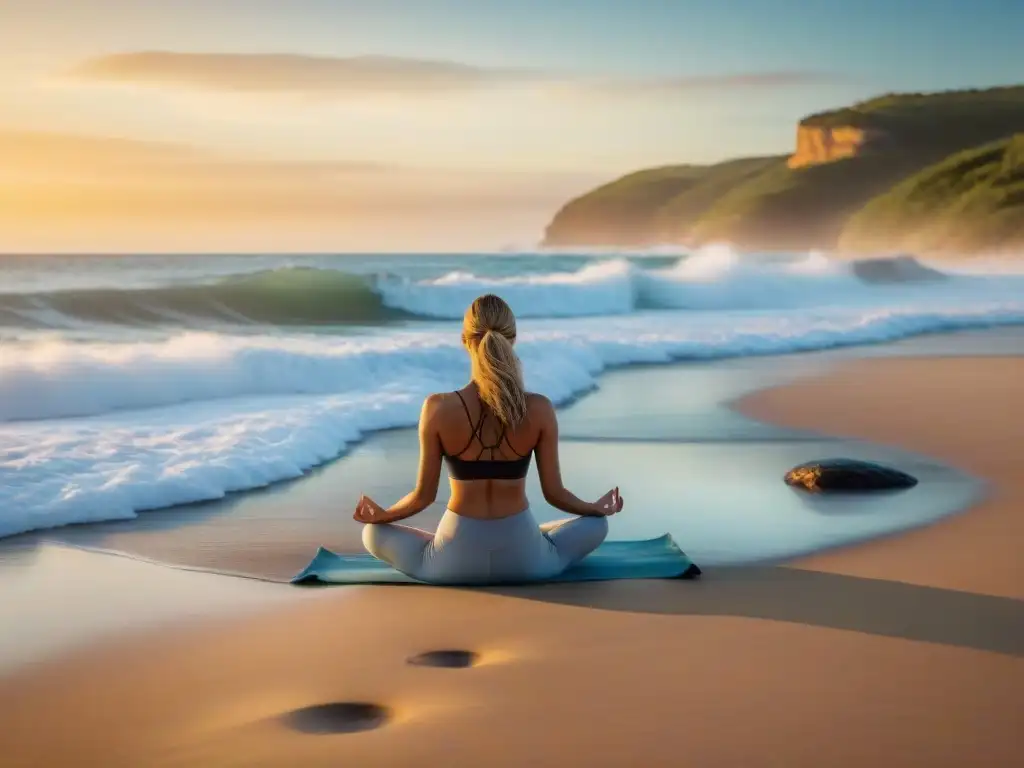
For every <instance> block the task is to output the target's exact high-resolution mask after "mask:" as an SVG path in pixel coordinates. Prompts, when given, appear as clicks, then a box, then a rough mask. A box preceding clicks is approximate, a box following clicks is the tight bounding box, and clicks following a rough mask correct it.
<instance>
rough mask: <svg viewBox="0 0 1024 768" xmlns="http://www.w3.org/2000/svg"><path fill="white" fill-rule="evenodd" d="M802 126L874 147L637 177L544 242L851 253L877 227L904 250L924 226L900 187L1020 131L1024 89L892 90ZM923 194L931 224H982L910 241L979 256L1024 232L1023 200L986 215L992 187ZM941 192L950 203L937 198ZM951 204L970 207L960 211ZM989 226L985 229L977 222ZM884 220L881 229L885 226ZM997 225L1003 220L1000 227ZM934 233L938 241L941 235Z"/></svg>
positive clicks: (569, 215) (555, 225) (602, 195)
mask: <svg viewBox="0 0 1024 768" xmlns="http://www.w3.org/2000/svg"><path fill="white" fill-rule="evenodd" d="M800 127H801V128H804V129H807V128H812V129H813V128H822V129H829V128H833V129H834V128H840V127H852V128H858V129H862V130H865V131H867V132H868V133H869V135H870V137H871V140H870V141H869V142H868V143H867V144H866V145H865V146H864V148H863V149H862V150H861V151H859V152H858V153H856V154H855V155H854V156H852V157H847V158H843V159H838V160H833V161H831V162H823V163H820V164H816V165H806V166H803V167H798V168H789V167H788V166H787V164H786V157H785V156H781V155H780V156H776V157H767V158H764V157H762V158H742V159H738V160H732V161H729V162H725V163H718V164H715V165H707V166H695V165H686V166H669V167H664V168H657V169H652V170H648V171H640V172H638V173H633V174H630V175H628V176H625V177H623V178H621V179H619V180H617V181H614V182H611V183H610V184H606V185H604V186H602V187H600V188H599V189H597V190H594V191H593V192H590V193H588V194H585V195H583V196H581V197H579V198H577V199H575V200H573V201H572V202H570V203H569V204H567V205H566V206H565V207H564V208H563V209H562V210H561V211H559V212H558V213H557V214H556V216H555V217H554V219H553V220H552V222H551V224H550V225H549V227H548V229H547V233H546V238H545V241H546V243H547V244H549V245H651V244H655V243H683V244H688V245H699V244H701V243H706V242H710V241H728V242H732V243H734V244H735V245H738V246H740V247H748V248H767V249H805V248H835V247H836V246H837V245H838V244H839V243H840V238H841V237H842V244H843V245H844V246H850V247H853V246H854V244H862V245H866V244H867V243H868V240H867V238H866V237H865V235H864V233H866V232H869V231H870V230H872V228H878V229H879V231H881V232H883V233H884V236H885V237H891V241H884V240H879V239H878V238H873V239H872V240H871V241H870V242H871V243H872V247H873V248H883V249H888V247H890V246H887V245H886V243H887V242H891V247H893V248H896V247H901V246H900V244H901V243H905V242H909V241H910V239H911V238H910V233H912V232H915V233H919V232H921V231H922V226H923V225H922V224H921V222H920V221H919V220H917V219H913V220H912V219H911V218H910V217H909V213H908V211H909V210H911V208H913V206H914V205H918V201H919V198H918V197H917V196H913V198H912V199H913V201H915V202H913V203H907V204H901V205H897V204H895V203H894V202H893V200H894V199H895V198H892V197H891V195H896V193H897V188H899V189H903V190H905V189H908V188H909V187H907V186H905V185H902V184H901V182H904V181H905V180H906V184H907V185H909V184H910V183H911V181H912V180H913V179H920V178H921V177H919V176H917V175H916V174H918V173H925V172H926V169H933V168H939V167H945V166H946V162H944V158H947V157H949V156H950V155H951V154H952V153H959V152H962V151H963V150H969V149H971V148H973V147H978V146H979V145H988V144H989V143H990V142H993V141H996V140H999V141H1000V142H1003V143H1005V139H1006V138H1007V137H1009V136H1011V135H1013V134H1015V133H1020V132H1022V131H1024V86H1021V87H1013V88H993V89H988V90H973V91H950V92H945V93H937V94H889V95H885V96H880V97H878V98H876V99H871V100H869V101H865V102H862V103H860V104H856V105H854V106H852V107H849V108H846V109H841V110H835V111H831V112H822V113H819V114H816V115H811V116H809V117H807V118H805V119H804V120H802V121H801V122H800ZM995 146H1002V144H999V143H998V142H997V144H993V145H991V147H988V148H987V149H986V150H985V151H994V150H992V147H995ZM1007 146H1009V145H1007ZM977 151H979V152H982V151H983V150H981V149H979V150H977ZM1015 151H1016V150H1014V152H1015ZM967 154H970V153H969V152H968V153H967ZM1010 154H1013V152H1010ZM957 157H959V155H957ZM955 159H956V158H955V157H949V160H948V162H949V163H952V165H951V166H949V167H950V168H952V169H953V170H952V171H950V172H951V173H953V174H956V173H960V172H961V170H962V166H961V165H959V164H958V163H957V162H954V161H955ZM936 164H938V165H936ZM985 178H986V179H988V178H989V177H987V176H986V177H985ZM968 179H969V180H968V181H966V182H965V183H968V184H977V185H980V186H979V190H981V186H984V185H985V184H988V182H985V181H984V180H983V179H982V177H980V176H977V175H970V176H968ZM1000 184H1002V182H999V183H998V184H997V183H996V182H995V181H992V182H991V184H988V186H985V189H990V187H991V190H994V189H1003V186H1000ZM1004 186H1005V185H1004ZM1011 186H1012V185H1011ZM928 188H929V189H930V190H932V191H931V192H929V194H931V195H933V196H935V200H934V201H933V204H930V205H929V206H928V208H927V210H928V213H927V214H925V216H926V217H929V216H944V217H948V218H949V221H950V222H954V221H955V222H956V226H960V227H964V226H965V224H966V222H968V221H970V222H977V225H976V226H975V225H974V224H973V223H972V225H971V226H970V227H967V230H968V231H970V232H972V233H974V234H972V235H970V236H969V237H967V236H965V237H964V238H961V239H959V240H955V239H951V238H948V237H945V238H940V237H939V235H937V234H935V235H932V236H929V237H923V236H922V235H918V236H916V237H915V238H913V239H914V242H924V243H928V244H929V246H931V245H934V244H938V243H939V242H940V241H941V242H946V243H948V244H950V247H952V243H953V242H954V241H956V242H961V243H964V245H962V246H958V247H967V244H970V245H971V247H972V248H976V249H984V248H987V247H992V246H994V245H997V244H998V243H997V242H996V240H998V239H999V238H1001V237H1003V236H1002V235H1001V234H999V233H1000V232H1002V231H1003V229H1000V227H1005V228H1010V229H1012V225H1011V224H1008V223H1005V222H1010V221H1016V222H1017V227H1018V228H1024V220H1022V219H1021V218H1020V216H1021V210H1020V207H1019V205H1018V204H1017V203H1013V201H1014V200H1017V197H1015V196H1014V195H1016V194H1017V193H1016V192H1007V193H1006V194H1007V195H1008V196H1009V198H1008V199H1009V201H1010V202H1009V203H1005V204H1004V203H1000V206H1002V207H1000V208H999V211H1000V213H998V215H996V214H994V213H993V214H992V215H991V216H989V214H988V213H985V214H983V213H982V210H983V209H984V210H987V209H986V208H985V205H988V203H986V204H982V203H981V202H979V201H981V200H982V199H984V200H989V199H990V197H991V195H994V194H996V193H995V192H993V191H991V190H990V191H989V192H984V193H983V192H981V191H979V192H978V195H979V196H978V197H977V198H975V197H973V196H972V195H967V194H966V193H965V192H964V190H962V189H959V188H957V189H956V190H954V188H953V187H952V186H950V185H947V186H945V187H942V186H935V185H930V186H929V187H928ZM1014 189H1015V188H1014ZM943 195H948V196H951V197H950V199H948V200H946V199H945V198H943V199H941V200H940V199H939V198H942V196H943ZM952 196H955V197H956V199H957V200H959V199H961V198H962V199H964V200H967V199H970V200H973V201H974V202H972V203H971V204H970V205H966V204H965V207H964V208H963V209H962V210H961V208H959V207H958V204H956V203H955V201H954V200H953V197H952ZM875 198H879V202H878V203H877V204H875V203H873V202H872V201H874V200H875ZM884 200H889V202H887V203H886V202H882V201H884ZM1004 202H1005V201H1004ZM1010 203H1013V204H1010ZM883 209H885V210H887V211H888V213H886V214H885V215H884V216H883V215H882V214H880V213H879V211H881V210H883ZM871 211H874V212H873V213H871ZM862 214H863V215H862ZM983 219H984V220H985V221H989V223H988V224H982V223H981V222H982V220H983ZM882 220H884V222H885V227H880V225H879V222H880V221H882ZM996 220H998V221H999V222H1004V223H1001V224H998V226H997V225H996V224H995V223H994V222H995V221H996ZM872 222H874V223H872ZM929 226H930V228H931V229H930V231H933V232H935V233H938V232H939V231H941V229H942V228H941V227H940V226H938V225H936V224H932V225H929ZM951 226H953V225H952V224H951ZM904 235H906V236H904ZM1000 242H1001V241H1000ZM921 247H923V246H921Z"/></svg>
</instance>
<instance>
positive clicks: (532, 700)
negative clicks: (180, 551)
mask: <svg viewBox="0 0 1024 768" xmlns="http://www.w3.org/2000/svg"><path fill="white" fill-rule="evenodd" d="M1021 374H1024V359H1021V358H971V359H964V358H958V357H946V358H924V359H913V360H908V359H905V358H894V359H882V360H877V359H876V360H857V361H850V362H847V363H841V364H839V365H838V366H837V367H835V368H832V369H831V370H829V371H827V372H825V373H823V374H816V375H814V376H813V377H811V378H807V379H800V380H798V381H795V382H790V383H788V384H785V385H783V386H779V387H774V388H772V387H770V388H769V389H767V390H762V391H760V392H757V393H755V394H752V395H749V396H746V397H743V398H741V399H740V401H739V402H738V403H737V404H736V407H737V408H739V409H741V410H742V411H743V412H746V413H750V414H754V415H756V416H757V417H758V418H764V419H767V420H769V422H772V421H775V422H781V423H785V424H786V425H787V426H790V427H796V428H806V429H811V430H813V431H816V432H822V431H824V432H827V433H829V434H839V435H846V436H848V437H849V438H851V439H858V440H872V441H876V440H881V439H882V438H886V439H889V440H890V441H891V443H892V444H895V445H897V446H900V447H901V448H904V449H906V450H912V451H914V452H915V453H919V454H921V455H925V456H934V457H936V458H938V459H940V460H943V461H946V460H948V459H956V460H957V461H955V462H949V463H952V464H953V466H956V467H958V468H960V469H962V470H966V471H968V472H971V473H972V474H977V475H978V476H980V477H984V478H986V479H987V480H988V481H989V482H991V483H992V486H991V493H990V494H989V495H988V497H987V498H985V499H984V500H982V501H981V502H980V503H978V504H975V505H974V506H972V507H971V508H970V509H969V510H967V511H964V512H960V513H958V514H954V515H951V516H948V517H946V518H943V519H942V520H939V521H937V522H935V523H933V524H931V525H928V526H925V527H921V528H917V529H915V530H911V531H905V532H903V533H900V534H898V535H895V536H890V537H886V538H882V539H878V540H872V541H869V542H866V543H859V544H853V545H849V546H846V547H843V548H841V549H838V550H834V551H829V552H825V553H819V554H817V555H812V556H810V557H801V558H796V559H793V560H792V561H789V562H787V563H786V564H784V565H781V566H763V567H758V566H750V567H737V568H711V569H707V570H706V571H705V573H706V574H707V575H706V577H705V578H704V579H703V580H701V581H698V582H669V581H664V582H610V583H596V584H591V585H540V586H535V587H523V588H514V589H513V588H510V589H487V590H460V589H445V588H434V587H426V586H422V587H413V588H395V587H367V588H339V589H336V590H331V591H325V593H324V594H323V597H322V598H321V599H317V600H313V601H305V604H303V601H300V602H298V603H296V604H291V605H287V606H284V607H282V608H280V609H274V610H270V611H265V612H261V613H260V614H259V615H255V616H247V617H239V618H232V619H230V620H225V621H218V622H216V625H213V624H210V623H203V622H197V623H193V624H190V625H188V626H184V625H181V626H178V627H173V628H170V629H169V630H167V631H163V632H160V633H156V632H151V633H146V634H143V635H138V636H132V637H126V638H122V639H113V640H111V641H109V642H106V643H103V644H101V645H100V646H98V647H93V648H88V649H82V650H81V651H76V652H73V653H70V654H67V655H65V656H62V657H60V658H58V659H54V660H53V661H50V662H47V663H43V664H39V665H37V666H34V667H32V668H25V669H23V670H20V671H19V672H16V673H15V674H14V675H12V676H9V677H6V678H0V708H3V709H4V711H6V712H9V714H8V715H7V716H6V717H5V718H0V742H3V743H4V744H5V745H7V746H6V753H5V755H6V757H7V758H8V759H10V760H13V763H12V764H14V765H18V764H65V763H68V762H75V761H77V762H78V763H79V764H104V765H107V766H112V767H113V766H121V765H124V766H135V765H141V764H145V765H152V766H161V765H211V766H212V765H227V764H232V765H235V764H245V765H251V766H263V765H266V766H279V765H295V764H302V765H306V766H310V767H311V768H312V767H313V766H320V765H324V766H326V765H337V764H339V763H345V764H353V765H361V766H362V765H365V766H377V765H380V766H418V765H422V764H423V760H424V756H425V755H435V756H436V755H445V758H444V759H445V763H446V764H447V765H452V766H473V765H480V764H488V765H495V766H506V765H507V766H514V765H523V764H534V765H540V766H548V765H550V766H557V765H564V764H566V762H567V760H568V763H569V764H574V763H579V764H588V765H595V766H621V765H634V764H675V763H678V762H679V761H680V760H685V761H688V762H693V763H694V764H696V765H702V766H704V765H706V766H723V767H724V766H733V765H748V766H752V767H753V766H762V765H763V766H773V765H786V766H794V767H795V768H802V766H808V767H810V766H819V765H829V766H835V768H845V767H846V766H850V767H851V768H852V767H853V766H857V767H858V768H860V766H863V765H865V764H878V765H893V766H908V768H909V767H910V766H913V767H915V768H916V766H924V765H927V766H929V768H945V767H946V766H949V768H953V767H954V766H956V768H960V766H963V765H964V764H978V765H990V766H993V768H1002V767H1003V766H1006V767H1007V768H1009V766H1010V765H1013V764H1014V761H1016V760H1018V759H1019V756H1020V745H1021V740H1020V733H1019V731H1020V729H1019V712H1018V707H1017V706H1016V702H1018V701H1019V696H1020V689H1021V686H1022V685H1024V669H1022V665H1021V664H1020V660H1021V658H1022V657H1024V600H1022V598H1024V584H1022V583H1021V578H1020V576H1021V570H1020V568H1021V566H1020V562H1021V558H1020V557H1019V555H1018V554H1017V549H1018V548H1019V542H1020V541H1021V540H1022V538H1021V536H1020V534H1021V533H1022V532H1024V531H1022V529H1021V526H1022V525H1024V515H1022V514H1020V513H1019V511H1018V510H1020V509H1024V507H1022V506H1020V505H1019V504H1018V502H1019V501H1020V499H1021V498H1022V494H1024V471H1020V468H1021V466H1022V463H1024V456H1020V455H1019V452H1015V451H1014V448H1015V446H1016V445H1017V444H1018V441H1019V435H1020V434H1024V427H1022V417H1021V416H1020V415H1018V414H1019V413H1020V412H1019V410H1015V409H1014V406H1015V405H1016V403H1017V399H1018V398H1019V392H1018V391H1017V390H1018V389H1019V387H1017V388H1015V387H1014V386H1013V384H1012V382H1013V381H1021V380H1024V378H1022V376H1021ZM905 392H912V393H913V396H910V397H902V396H901V395H902V393H905ZM837 400H841V402H842V403H843V407H842V408H836V407H835V405H834V404H835V402H836V401H837ZM779 482H780V483H781V480H780V481H779ZM442 648H452V649H458V648H464V649H467V650H472V651H475V652H477V653H479V664H478V665H477V666H474V667H472V668H470V669H466V670H451V669H430V668H419V667H416V666H410V665H408V664H407V663H406V659H408V658H409V657H410V656H413V655H415V654H417V653H421V652H423V651H429V650H433V649H442ZM344 701H365V702H371V703H377V704H380V705H382V706H384V707H385V708H386V709H387V712H388V715H389V717H390V719H389V720H387V721H386V722H384V723H383V724H382V726H381V727H379V728H376V729H371V730H367V731H363V732H358V733H341V732H337V733H333V734H326V735H318V736H311V735H309V734H307V733H303V732H302V730H301V729H299V728H296V727H294V726H293V725H291V723H292V722H293V718H294V715H295V714H296V713H297V712H301V711H304V708H306V707H310V706H318V705H321V704H324V703H330V702H344ZM612 721H614V726H612V725H609V726H607V727H602V728H599V729H595V728H594V723H597V722H600V723H609V724H610V723H611V722H612ZM553 722H557V727H552V723H553ZM98 734H102V736H103V738H99V737H98ZM666 734H672V738H665V735H666Z"/></svg>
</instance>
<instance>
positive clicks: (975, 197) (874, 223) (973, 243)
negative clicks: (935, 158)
mask: <svg viewBox="0 0 1024 768" xmlns="http://www.w3.org/2000/svg"><path fill="white" fill-rule="evenodd" d="M840 247H842V248H844V249H848V250H866V251H871V250H879V249H881V248H898V249H902V250H921V251H930V252H950V253H971V252H979V251H991V252H999V251H1007V250H1009V249H1011V248H1019V249H1024V133H1021V134H1017V135H1016V136H1014V137H1012V138H1010V139H1004V140H1003V141H997V142H994V143H992V144H988V145H985V146H983V147H979V148H976V149H970V150H966V151H964V152H958V153H956V154H954V155H952V156H951V157H948V158H946V159H945V160H943V161H941V162H939V163H936V164H934V165H930V166H928V167H927V168H925V169H924V170H922V171H920V172H919V173H917V174H915V175H914V176H912V177H911V178H909V179H906V180H905V181H903V182H901V183H900V184H898V185H896V186H895V187H894V188H893V189H892V190H891V191H889V192H887V193H886V194H883V195H880V196H878V197H876V198H874V199H873V200H871V201H870V202H868V203H867V205H865V206H864V207H863V208H862V209H861V210H860V211H859V212H858V213H857V214H856V215H854V216H853V217H852V218H851V219H850V221H849V223H848V224H847V225H846V228H845V229H844V231H843V233H842V237H841V238H840Z"/></svg>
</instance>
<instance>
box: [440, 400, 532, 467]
mask: <svg viewBox="0 0 1024 768" xmlns="http://www.w3.org/2000/svg"><path fill="white" fill-rule="evenodd" d="M455 394H456V395H458V396H459V400H460V401H461V402H462V407H463V408H464V409H465V411H466V418H467V419H469V426H471V427H473V433H472V434H471V435H470V436H469V442H468V443H466V447H465V448H463V449H462V450H461V451H459V452H458V453H455V454H448V453H445V452H444V447H443V446H442V448H441V455H442V456H444V460H445V462H446V463H447V464H448V474H449V475H451V476H452V477H453V478H455V479H456V480H521V479H523V478H524V477H526V473H527V472H529V471H530V456H531V455H532V453H533V451H532V450H531V451H530V453H527V454H526V455H525V456H522V455H520V453H519V452H518V451H517V450H516V449H515V448H513V447H512V443H510V442H509V441H508V436H507V435H506V434H505V426H504V425H502V427H501V434H500V435H498V440H497V442H495V443H494V444H493V445H487V444H486V443H485V442H484V437H483V426H484V417H485V416H486V415H487V412H486V411H485V410H484V409H483V408H481V410H480V421H478V422H477V424H476V426H473V417H472V415H470V413H469V406H468V405H466V401H465V399H463V397H462V395H461V394H460V393H459V392H456V393H455ZM474 439H477V440H479V441H480V446H481V448H480V453H478V454H477V457H476V458H475V459H462V458H459V457H460V456H461V455H462V454H463V453H465V452H466V451H467V450H469V446H471V445H472V444H473V440H474ZM502 440H504V441H505V445H507V446H508V447H509V450H511V451H512V453H514V454H515V455H516V456H518V457H519V458H517V459H494V458H491V459H481V458H480V457H481V456H483V455H484V451H490V452H491V456H492V457H493V456H494V449H495V448H497V447H498V446H500V445H501V441H502Z"/></svg>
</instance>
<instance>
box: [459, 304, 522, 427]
mask: <svg viewBox="0 0 1024 768" xmlns="http://www.w3.org/2000/svg"><path fill="white" fill-rule="evenodd" d="M463 338H464V339H465V341H466V346H467V348H468V349H469V356H470V364H471V367H472V375H473V382H474V383H475V384H476V387H477V391H478V392H479V394H480V400H481V401H482V402H483V403H484V404H485V405H486V406H487V407H488V408H490V410H491V412H492V413H493V414H494V415H495V417H497V419H498V420H499V421H500V422H501V423H502V424H504V425H505V426H508V427H513V428H514V427H516V426H518V425H519V424H521V423H522V422H523V420H524V419H525V418H526V389H525V387H524V386H523V373H522V368H521V366H520V364H519V357H518V355H516V353H515V349H513V347H512V345H513V343H514V342H515V338H516V320H515V316H514V315H513V314H512V310H511V309H510V308H509V306H508V304H506V303H505V302H504V300H502V299H501V298H499V297H498V296H495V295H494V294H487V295H486V296H481V297H480V298H478V299H477V300H476V301H474V302H473V304H472V305H471V306H470V308H469V310H468V311H467V312H466V317H465V320H464V323H463Z"/></svg>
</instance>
